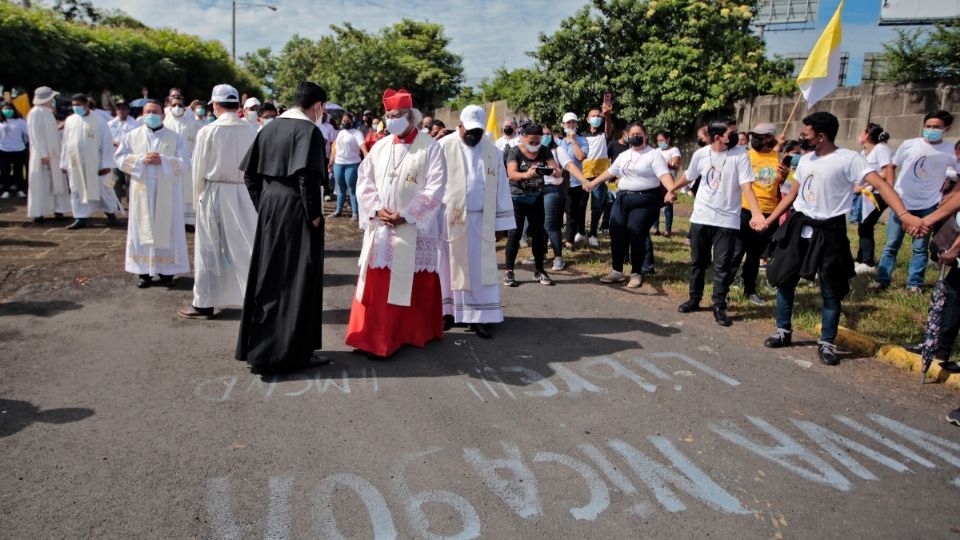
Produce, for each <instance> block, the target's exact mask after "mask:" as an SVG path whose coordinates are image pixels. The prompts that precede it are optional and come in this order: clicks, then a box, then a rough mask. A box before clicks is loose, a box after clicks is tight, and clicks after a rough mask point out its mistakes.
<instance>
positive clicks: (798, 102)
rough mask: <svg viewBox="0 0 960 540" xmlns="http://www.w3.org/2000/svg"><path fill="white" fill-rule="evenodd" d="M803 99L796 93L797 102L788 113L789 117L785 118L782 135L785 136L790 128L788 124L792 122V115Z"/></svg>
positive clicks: (801, 95)
mask: <svg viewBox="0 0 960 540" xmlns="http://www.w3.org/2000/svg"><path fill="white" fill-rule="evenodd" d="M802 97H803V94H802V93H800V92H797V101H796V102H794V104H793V110H791V111H790V116H788V117H787V123H786V124H784V126H783V133H784V135H786V133H787V129H788V128H789V127H790V122H792V121H793V115H794V114H796V112H797V107H799V106H800V99H801V98H802Z"/></svg>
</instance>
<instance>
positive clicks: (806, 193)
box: [800, 173, 817, 205]
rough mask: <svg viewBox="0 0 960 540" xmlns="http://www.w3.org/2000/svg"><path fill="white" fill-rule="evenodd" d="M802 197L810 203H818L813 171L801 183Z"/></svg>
mask: <svg viewBox="0 0 960 540" xmlns="http://www.w3.org/2000/svg"><path fill="white" fill-rule="evenodd" d="M800 199H802V200H803V202H805V203H807V204H810V205H813V204H816V203H817V189H816V185H815V182H814V176H813V173H810V174H808V175H807V176H806V177H805V178H804V179H803V182H802V183H801V184H800Z"/></svg>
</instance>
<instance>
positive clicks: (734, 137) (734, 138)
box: [727, 131, 740, 150]
mask: <svg viewBox="0 0 960 540" xmlns="http://www.w3.org/2000/svg"><path fill="white" fill-rule="evenodd" d="M738 142H740V134H739V133H737V132H736V131H733V132H731V133H730V134H729V135H727V150H729V149H731V148H733V147H735V146H737V143H738Z"/></svg>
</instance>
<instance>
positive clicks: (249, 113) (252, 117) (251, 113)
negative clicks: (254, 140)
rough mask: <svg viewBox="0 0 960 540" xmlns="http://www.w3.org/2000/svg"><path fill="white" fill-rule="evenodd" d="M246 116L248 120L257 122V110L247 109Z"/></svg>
mask: <svg viewBox="0 0 960 540" xmlns="http://www.w3.org/2000/svg"><path fill="white" fill-rule="evenodd" d="M246 117H247V121H248V122H252V123H254V124H256V123H257V111H247V114H246Z"/></svg>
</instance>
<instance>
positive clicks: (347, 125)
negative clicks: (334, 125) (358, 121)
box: [340, 124, 353, 129]
mask: <svg viewBox="0 0 960 540" xmlns="http://www.w3.org/2000/svg"><path fill="white" fill-rule="evenodd" d="M352 127H353V124H340V129H350V128H352Z"/></svg>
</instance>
